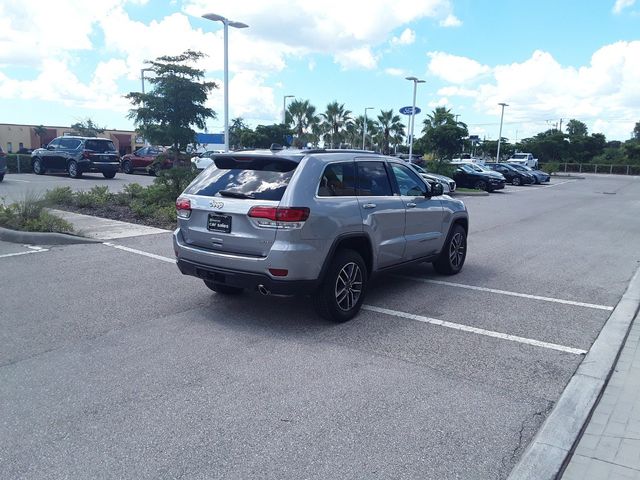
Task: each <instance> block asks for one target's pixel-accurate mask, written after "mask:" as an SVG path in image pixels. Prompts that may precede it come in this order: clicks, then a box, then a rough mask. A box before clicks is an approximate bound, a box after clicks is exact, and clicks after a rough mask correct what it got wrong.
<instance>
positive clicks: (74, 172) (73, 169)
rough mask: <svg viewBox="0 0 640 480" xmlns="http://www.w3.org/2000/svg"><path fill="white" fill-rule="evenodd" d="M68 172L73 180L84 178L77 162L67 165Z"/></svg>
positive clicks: (73, 161)
mask: <svg viewBox="0 0 640 480" xmlns="http://www.w3.org/2000/svg"><path fill="white" fill-rule="evenodd" d="M67 172H68V173H69V176H70V177H71V178H80V177H82V172H81V171H80V169H79V168H78V162H76V161H75V160H71V161H70V162H69V163H68V164H67Z"/></svg>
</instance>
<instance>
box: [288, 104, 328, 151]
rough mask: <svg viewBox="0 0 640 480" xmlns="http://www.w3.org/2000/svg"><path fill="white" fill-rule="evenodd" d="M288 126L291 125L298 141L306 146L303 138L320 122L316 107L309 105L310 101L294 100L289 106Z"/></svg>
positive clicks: (300, 144)
mask: <svg viewBox="0 0 640 480" xmlns="http://www.w3.org/2000/svg"><path fill="white" fill-rule="evenodd" d="M286 119H287V124H288V125H291V126H292V128H293V130H294V132H295V134H296V140H297V143H298V144H299V145H298V146H302V144H304V141H303V136H304V135H305V133H308V132H309V130H310V129H311V128H312V127H313V125H314V124H316V123H318V122H319V121H320V120H319V118H318V115H316V107H314V106H313V105H311V104H310V103H309V100H297V99H296V100H294V101H293V102H291V103H290V104H289V108H288V109H287V114H286Z"/></svg>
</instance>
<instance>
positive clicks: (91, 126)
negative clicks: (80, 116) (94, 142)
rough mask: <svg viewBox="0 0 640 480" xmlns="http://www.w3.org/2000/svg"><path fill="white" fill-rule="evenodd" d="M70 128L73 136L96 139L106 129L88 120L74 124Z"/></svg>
mask: <svg viewBox="0 0 640 480" xmlns="http://www.w3.org/2000/svg"><path fill="white" fill-rule="evenodd" d="M71 128H72V129H73V133H74V134H76V135H80V136H81V137H97V136H98V135H99V134H101V133H104V131H105V129H106V127H99V126H98V125H96V124H95V123H93V120H91V119H90V118H87V119H86V120H82V121H80V122H77V123H74V124H73V125H71Z"/></svg>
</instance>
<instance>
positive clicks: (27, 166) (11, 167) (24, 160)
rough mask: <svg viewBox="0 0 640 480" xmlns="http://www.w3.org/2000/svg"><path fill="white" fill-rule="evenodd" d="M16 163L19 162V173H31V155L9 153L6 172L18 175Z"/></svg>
mask: <svg viewBox="0 0 640 480" xmlns="http://www.w3.org/2000/svg"><path fill="white" fill-rule="evenodd" d="M18 162H20V173H32V172H33V169H32V168H31V155H27V154H20V155H18V154H16V153H10V154H9V155H7V171H8V172H9V173H18Z"/></svg>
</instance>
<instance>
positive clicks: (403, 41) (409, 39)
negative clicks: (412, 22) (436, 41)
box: [391, 28, 416, 45]
mask: <svg viewBox="0 0 640 480" xmlns="http://www.w3.org/2000/svg"><path fill="white" fill-rule="evenodd" d="M415 41H416V32H414V31H413V30H411V29H410V28H405V29H404V31H403V32H402V33H401V34H400V36H399V37H393V38H391V45H411V44H412V43H413V42H415Z"/></svg>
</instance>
